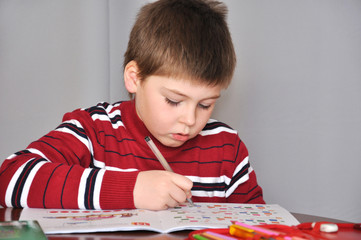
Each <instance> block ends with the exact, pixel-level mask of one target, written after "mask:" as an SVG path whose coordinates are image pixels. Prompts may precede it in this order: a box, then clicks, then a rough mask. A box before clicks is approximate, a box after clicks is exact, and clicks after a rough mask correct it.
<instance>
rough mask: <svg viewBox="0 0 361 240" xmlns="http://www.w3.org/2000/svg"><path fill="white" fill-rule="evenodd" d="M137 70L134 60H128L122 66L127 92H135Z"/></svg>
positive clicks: (137, 80)
mask: <svg viewBox="0 0 361 240" xmlns="http://www.w3.org/2000/svg"><path fill="white" fill-rule="evenodd" d="M138 70H139V69H138V64H137V63H136V62H135V61H134V60H133V61H130V62H128V64H127V65H126V66H125V68H124V83H125V88H126V89H127V90H128V92H129V93H136V92H137V87H138V84H139V79H138Z"/></svg>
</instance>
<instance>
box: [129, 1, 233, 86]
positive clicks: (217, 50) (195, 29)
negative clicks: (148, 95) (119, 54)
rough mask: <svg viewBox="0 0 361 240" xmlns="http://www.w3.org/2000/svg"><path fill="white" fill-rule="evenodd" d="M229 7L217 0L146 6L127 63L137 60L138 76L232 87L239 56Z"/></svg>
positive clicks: (134, 28) (160, 3) (132, 32)
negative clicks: (230, 27) (160, 77)
mask: <svg viewBox="0 0 361 240" xmlns="http://www.w3.org/2000/svg"><path fill="white" fill-rule="evenodd" d="M226 15H227V7H226V6H225V5H224V4H223V3H221V2H218V1H212V0H159V1H156V2H153V3H149V4H146V5H145V6H143V7H142V8H141V9H140V11H139V13H138V16H137V20H136V22H135V24H134V26H133V29H132V31H131V33H130V37H129V42H128V48H127V51H126V53H125V55H124V57H125V58H124V64H123V65H124V68H125V66H126V65H127V63H128V62H130V61H132V60H134V61H135V62H136V63H137V65H138V68H139V73H138V77H140V79H146V78H147V77H148V76H150V75H159V76H168V77H174V78H182V77H183V78H189V79H190V80H193V81H197V82H200V83H205V84H208V85H221V86H222V87H225V88H226V87H227V86H228V85H229V83H230V82H231V79H232V77H233V72H234V68H235V64H236V56H235V52H234V47H233V43H232V39H231V35H230V32H229V29H228V26H227V22H226Z"/></svg>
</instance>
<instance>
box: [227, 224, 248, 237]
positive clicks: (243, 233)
mask: <svg viewBox="0 0 361 240" xmlns="http://www.w3.org/2000/svg"><path fill="white" fill-rule="evenodd" d="M229 234H231V235H232V236H236V237H239V238H251V237H254V230H252V229H249V228H245V227H242V226H238V225H235V224H233V225H231V226H230V227H229Z"/></svg>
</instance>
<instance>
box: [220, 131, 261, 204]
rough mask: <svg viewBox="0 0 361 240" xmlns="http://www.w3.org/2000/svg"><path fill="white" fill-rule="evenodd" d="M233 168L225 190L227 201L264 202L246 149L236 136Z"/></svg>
mask: <svg viewBox="0 0 361 240" xmlns="http://www.w3.org/2000/svg"><path fill="white" fill-rule="evenodd" d="M235 146H237V147H236V148H235V150H236V152H235V159H236V161H235V163H236V164H235V169H234V172H233V175H232V179H231V182H230V183H229V186H228V190H227V192H226V195H227V202H235V203H240V202H241V203H258V204H264V203H265V201H264V200H263V193H262V188H261V187H260V186H259V185H258V183H257V178H256V174H255V171H254V170H253V168H252V166H251V165H250V163H249V156H248V150H247V148H246V146H245V144H244V143H243V142H242V141H241V140H240V139H239V137H238V136H237V143H236V144H235Z"/></svg>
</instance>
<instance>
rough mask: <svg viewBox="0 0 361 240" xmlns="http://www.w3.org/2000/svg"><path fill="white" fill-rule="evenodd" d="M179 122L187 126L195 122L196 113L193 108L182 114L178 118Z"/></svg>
mask: <svg viewBox="0 0 361 240" xmlns="http://www.w3.org/2000/svg"><path fill="white" fill-rule="evenodd" d="M180 121H181V122H182V123H184V124H186V125H187V126H192V125H194V124H195V122H196V111H195V109H194V108H187V109H186V110H184V112H183V113H182V116H181V118H180Z"/></svg>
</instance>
